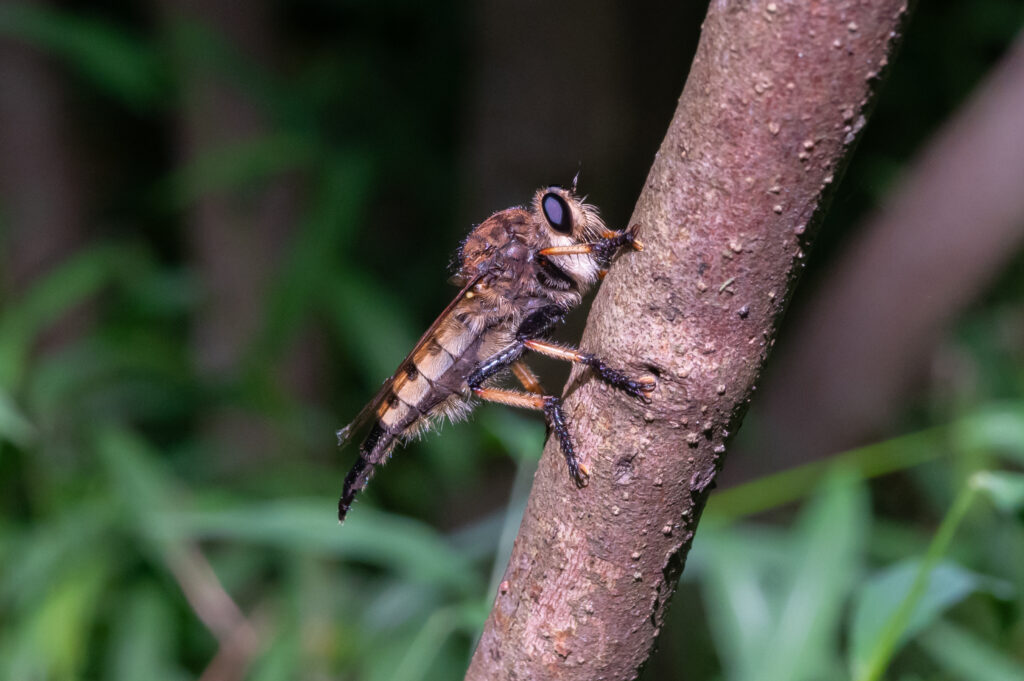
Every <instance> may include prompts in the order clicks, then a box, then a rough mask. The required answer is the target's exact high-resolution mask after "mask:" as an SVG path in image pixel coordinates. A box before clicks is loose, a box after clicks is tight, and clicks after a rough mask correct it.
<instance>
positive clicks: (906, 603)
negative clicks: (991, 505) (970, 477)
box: [857, 481, 977, 681]
mask: <svg viewBox="0 0 1024 681" xmlns="http://www.w3.org/2000/svg"><path fill="white" fill-rule="evenodd" d="M976 496H977V488H976V487H975V486H974V485H973V484H971V481H968V482H967V483H966V484H965V485H964V487H963V489H962V490H960V493H959V494H958V495H957V497H956V499H955V500H954V501H953V505H952V507H950V509H949V511H948V512H947V513H946V517H945V518H943V519H942V523H941V524H940V525H939V529H938V531H937V532H936V533H935V537H934V538H933V539H932V541H931V544H929V545H928V552H927V553H926V554H925V557H924V560H923V561H921V566H920V567H919V568H918V570H917V575H915V576H914V582H913V584H911V586H910V590H909V591H908V592H907V595H906V596H905V597H904V598H903V601H902V602H901V603H900V606H899V608H897V609H896V612H894V613H893V614H892V615H891V616H890V617H889V621H888V622H886V625H885V629H883V630H882V635H881V637H880V639H879V642H878V645H876V646H875V649H874V651H873V652H872V654H871V658H870V659H869V660H868V664H867V667H866V669H865V671H864V673H862V674H861V675H860V676H859V677H858V679H857V681H878V680H879V679H880V678H881V677H882V673H883V672H885V669H886V667H888V666H889V662H890V661H891V660H892V656H893V653H894V652H895V651H896V647H897V646H898V645H899V642H900V638H901V637H902V636H903V632H904V631H906V628H907V625H908V624H909V623H910V617H911V615H912V614H913V613H914V609H915V608H916V607H917V603H918V601H920V600H921V597H922V596H924V593H925V589H927V587H928V577H929V575H930V574H931V572H932V570H933V569H934V568H935V566H936V565H937V564H938V562H939V560H940V559H941V558H942V556H943V555H945V554H946V552H947V551H948V550H949V547H950V545H951V544H952V543H953V536H954V535H955V534H956V531H957V529H958V528H959V527H960V523H961V522H962V521H963V519H964V517H965V516H966V515H967V511H968V510H969V509H970V507H971V504H972V503H974V499H975V497H976Z"/></svg>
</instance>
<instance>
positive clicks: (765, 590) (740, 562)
mask: <svg viewBox="0 0 1024 681" xmlns="http://www.w3.org/2000/svg"><path fill="white" fill-rule="evenodd" d="M868 518H869V513H868V508H867V503H866V500H865V499H864V493H863V490H862V488H861V487H860V486H859V485H857V484H856V479H855V478H854V476H853V475H851V474H849V473H846V472H838V473H833V475H832V476H831V477H830V478H829V479H828V480H827V481H826V484H825V485H823V486H822V487H821V489H820V490H819V491H818V492H817V494H816V495H815V497H814V499H813V501H812V502H811V503H810V504H809V505H808V506H807V508H806V509H804V511H803V512H802V514H801V518H800V522H799V523H798V528H797V530H796V532H795V533H794V535H793V537H792V538H791V539H789V540H788V541H787V540H785V539H782V540H779V539H776V540H774V541H772V542H760V543H758V542H751V541H748V538H747V537H746V536H744V535H743V534H740V533H737V532H736V531H733V530H729V529H726V528H715V530H716V531H715V533H714V535H713V536H712V537H711V538H710V541H709V537H708V536H707V535H704V536H702V539H701V542H699V543H698V546H700V547H702V551H703V553H704V555H705V560H706V561H707V562H706V563H705V564H704V565H702V571H701V573H702V575H703V581H704V582H705V588H706V592H705V593H706V596H705V599H706V601H707V605H706V610H707V612H708V613H709V617H710V618H711V626H712V634H713V637H714V639H715V643H716V646H717V647H718V649H719V657H720V658H721V659H722V660H723V663H724V664H725V665H726V666H727V674H726V676H727V678H729V679H731V680H733V681H747V680H750V681H753V680H754V679H757V680H758V681H765V680H772V681H775V680H778V681H800V680H804V679H821V678H825V677H827V676H830V675H831V674H832V669H831V666H832V660H834V659H835V656H836V652H835V650H834V648H835V645H836V644H835V641H836V639H837V637H838V630H839V624H840V613H841V612H842V607H843V604H844V603H845V601H846V598H847V595H848V593H849V590H850V588H851V585H852V584H853V582H854V580H855V578H856V576H857V574H858V572H859V570H860V561H861V554H862V551H863V544H864V538H865V535H866V526H867V520H868ZM734 534H735V538H730V536H731V535H734ZM748 534H749V533H748ZM708 559H709V560H708Z"/></svg>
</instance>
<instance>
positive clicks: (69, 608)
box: [0, 554, 108, 681]
mask: <svg viewBox="0 0 1024 681" xmlns="http://www.w3.org/2000/svg"><path fill="white" fill-rule="evenodd" d="M107 580H108V570H107V564H106V561H105V559H104V558H103V557H101V556H98V555H96V554H91V555H90V554H83V555H79V556H76V565H75V569H74V570H69V571H67V572H66V573H65V574H64V576H63V578H62V579H61V580H59V581H57V582H55V583H52V584H51V585H50V587H49V589H48V590H47V591H46V592H45V594H44V597H43V598H42V599H41V600H40V601H39V602H38V603H36V604H34V607H33V608H32V609H31V610H30V611H29V612H28V613H27V619H26V620H24V621H20V622H16V623H15V624H16V629H15V631H14V636H13V637H12V639H13V640H9V643H10V645H12V647H13V650H6V649H5V650H3V651H0V678H5V679H35V678H39V679H43V678H45V679H67V680H69V681H70V680H71V679H78V678H81V677H82V672H83V671H84V666H85V663H86V661H87V659H88V657H87V655H88V653H89V645H88V644H89V641H88V637H89V634H90V632H91V631H92V621H93V619H94V617H95V616H96V614H97V610H98V606H99V604H100V593H101V592H102V588H103V585H104V584H105V583H106V582H107ZM7 642H8V641H5V643H7ZM5 647H6V646H5Z"/></svg>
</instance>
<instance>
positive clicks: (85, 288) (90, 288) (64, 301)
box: [0, 245, 137, 387]
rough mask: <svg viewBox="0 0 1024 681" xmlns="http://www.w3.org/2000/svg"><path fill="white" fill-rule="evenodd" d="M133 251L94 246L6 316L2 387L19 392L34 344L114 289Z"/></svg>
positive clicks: (2, 318) (1, 322) (0, 336)
mask: <svg viewBox="0 0 1024 681" xmlns="http://www.w3.org/2000/svg"><path fill="white" fill-rule="evenodd" d="M136 255H137V254H135V253H134V252H133V251H132V250H130V249H125V248H122V247H116V246H107V245H102V246H94V247H92V248H89V249H87V250H84V251H81V252H79V253H77V254H75V255H73V256H72V257H70V258H68V259H67V260H66V261H65V262H63V263H61V264H60V265H58V266H57V267H55V268H53V269H52V270H50V271H49V272H47V273H46V274H45V275H44V276H43V277H42V278H40V279H39V280H37V281H36V282H35V283H34V284H33V285H32V287H31V288H30V289H29V290H28V291H27V292H26V293H25V295H23V296H22V297H21V298H20V299H19V300H18V301H17V302H16V303H14V304H11V305H9V306H8V307H7V309H5V310H4V311H3V313H2V315H0V385H2V386H7V387H13V386H16V385H17V384H18V383H19V381H20V380H21V376H22V374H23V372H24V371H25V367H26V366H27V365H28V354H29V349H30V348H31V346H32V343H33V342H34V341H35V339H36V338H37V337H38V335H39V334H40V333H41V332H42V331H44V330H45V329H46V328H47V327H48V326H49V325H50V324H52V323H53V322H55V321H56V320H58V319H60V318H61V317H62V316H64V315H65V314H66V313H67V311H68V310H70V309H71V308H73V307H74V306H76V305H79V304H81V303H83V302H85V301H86V300H88V299H89V298H91V297H92V296H94V295H96V293H97V292H98V291H99V290H100V289H101V288H102V287H104V286H106V285H107V284H109V283H110V281H112V280H113V279H114V278H115V277H117V276H119V275H120V273H121V272H122V271H123V270H124V269H125V266H126V265H127V264H128V263H130V262H132V261H133V260H134V259H135V258H136Z"/></svg>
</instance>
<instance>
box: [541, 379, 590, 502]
mask: <svg viewBox="0 0 1024 681" xmlns="http://www.w3.org/2000/svg"><path fill="white" fill-rule="evenodd" d="M544 418H545V419H547V422H548V427H549V428H551V430H552V431H554V433H555V435H556V436H557V437H558V445H559V446H560V447H561V448H562V454H563V455H564V456H565V463H566V465H567V466H568V467H569V475H571V476H572V480H573V482H575V483H576V486H577V487H586V486H587V478H588V476H587V474H586V473H584V472H583V469H582V468H581V467H580V460H579V459H578V458H577V457H576V447H575V445H573V443H572V437H571V436H570V435H569V427H568V425H567V424H566V421H565V413H564V412H563V411H562V399H561V398H560V397H555V396H554V395H546V396H545V397H544Z"/></svg>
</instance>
